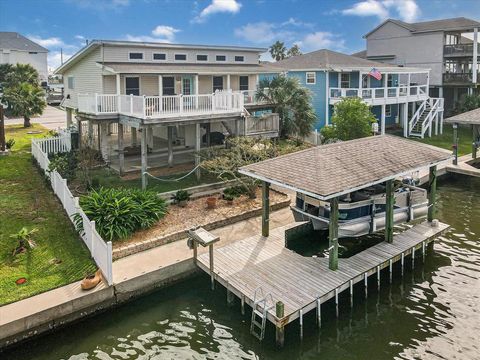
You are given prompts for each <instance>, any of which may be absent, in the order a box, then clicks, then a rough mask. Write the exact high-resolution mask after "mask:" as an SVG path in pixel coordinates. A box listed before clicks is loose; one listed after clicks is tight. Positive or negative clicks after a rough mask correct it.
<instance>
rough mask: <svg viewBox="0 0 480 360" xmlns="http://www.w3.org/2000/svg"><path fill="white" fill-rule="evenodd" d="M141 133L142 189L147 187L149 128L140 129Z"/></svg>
mask: <svg viewBox="0 0 480 360" xmlns="http://www.w3.org/2000/svg"><path fill="white" fill-rule="evenodd" d="M140 134H141V158H142V170H141V171H142V190H146V189H147V185H148V181H147V174H146V172H147V157H148V155H147V129H146V128H142V129H140Z"/></svg>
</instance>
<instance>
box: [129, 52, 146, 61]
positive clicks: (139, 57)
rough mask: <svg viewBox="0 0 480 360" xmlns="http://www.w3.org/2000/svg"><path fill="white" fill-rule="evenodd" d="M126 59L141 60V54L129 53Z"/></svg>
mask: <svg viewBox="0 0 480 360" xmlns="http://www.w3.org/2000/svg"><path fill="white" fill-rule="evenodd" d="M128 58H129V59H130V60H143V53H141V52H131V53H128Z"/></svg>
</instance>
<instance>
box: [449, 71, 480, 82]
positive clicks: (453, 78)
mask: <svg viewBox="0 0 480 360" xmlns="http://www.w3.org/2000/svg"><path fill="white" fill-rule="evenodd" d="M479 81H480V72H479V73H478V75H477V82H479ZM472 82H473V76H472V73H471V72H468V73H443V83H444V84H470V83H472Z"/></svg>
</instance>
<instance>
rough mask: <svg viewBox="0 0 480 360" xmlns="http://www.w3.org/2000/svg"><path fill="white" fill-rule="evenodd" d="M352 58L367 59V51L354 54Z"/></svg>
mask: <svg viewBox="0 0 480 360" xmlns="http://www.w3.org/2000/svg"><path fill="white" fill-rule="evenodd" d="M352 56H355V57H358V58H360V59H366V58H367V50H362V51H358V52H356V53H353V54H352Z"/></svg>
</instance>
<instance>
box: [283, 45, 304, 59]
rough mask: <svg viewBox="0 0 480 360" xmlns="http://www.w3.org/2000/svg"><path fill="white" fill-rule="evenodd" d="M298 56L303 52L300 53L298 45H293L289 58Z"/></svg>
mask: <svg viewBox="0 0 480 360" xmlns="http://www.w3.org/2000/svg"><path fill="white" fill-rule="evenodd" d="M298 55H302V52H301V51H300V48H299V47H298V45H297V44H295V45H293V46H292V47H291V48H290V49H288V51H287V58H289V57H292V56H298Z"/></svg>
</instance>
